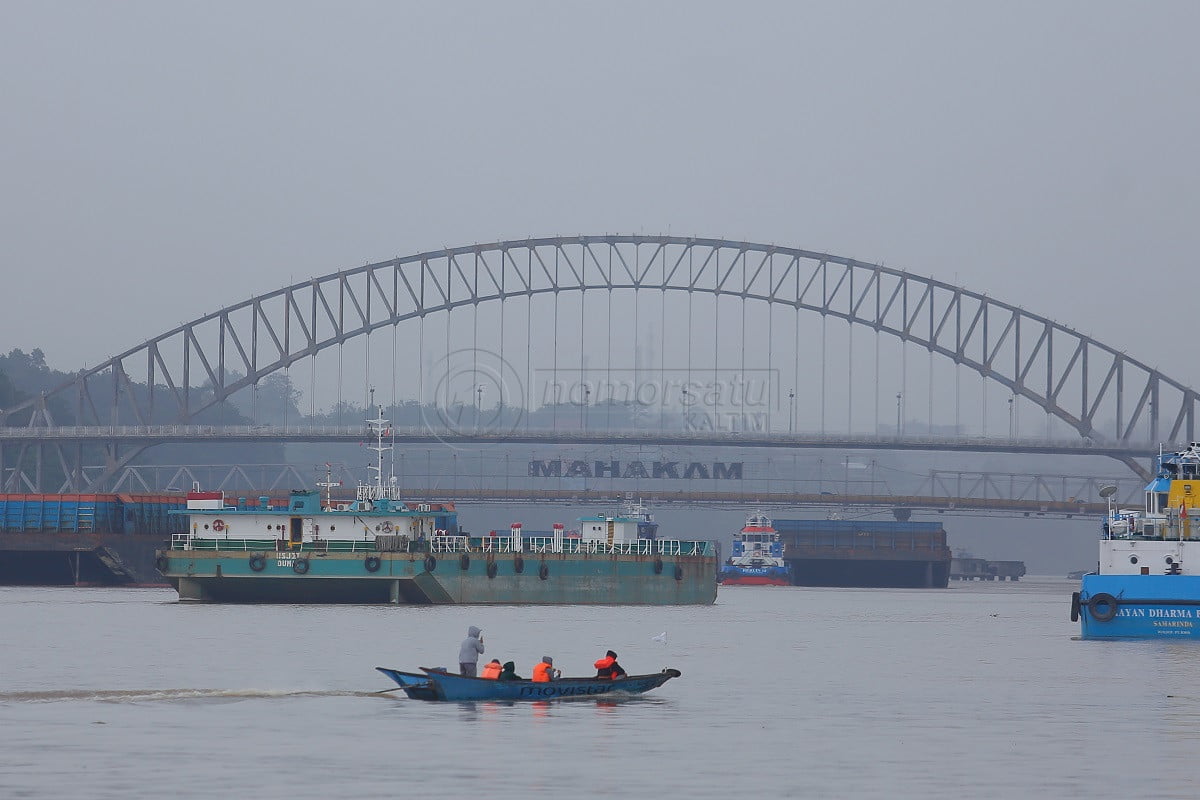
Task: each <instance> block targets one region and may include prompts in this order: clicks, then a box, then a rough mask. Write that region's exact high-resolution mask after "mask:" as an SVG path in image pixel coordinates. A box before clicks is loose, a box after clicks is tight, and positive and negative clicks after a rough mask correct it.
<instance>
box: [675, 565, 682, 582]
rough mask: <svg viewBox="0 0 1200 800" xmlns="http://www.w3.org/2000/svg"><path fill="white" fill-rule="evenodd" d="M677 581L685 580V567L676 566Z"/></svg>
mask: <svg viewBox="0 0 1200 800" xmlns="http://www.w3.org/2000/svg"><path fill="white" fill-rule="evenodd" d="M675 580H677V581H681V580H683V567H681V566H679V565H678V564H676V565H675Z"/></svg>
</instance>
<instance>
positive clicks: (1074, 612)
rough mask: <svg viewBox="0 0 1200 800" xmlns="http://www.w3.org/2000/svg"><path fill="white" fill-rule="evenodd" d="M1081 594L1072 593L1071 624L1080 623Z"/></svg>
mask: <svg viewBox="0 0 1200 800" xmlns="http://www.w3.org/2000/svg"><path fill="white" fill-rule="evenodd" d="M1080 608H1081V606H1080V604H1079V592H1071V622H1079V609H1080Z"/></svg>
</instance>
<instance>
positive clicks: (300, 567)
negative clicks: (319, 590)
mask: <svg viewBox="0 0 1200 800" xmlns="http://www.w3.org/2000/svg"><path fill="white" fill-rule="evenodd" d="M308 566H309V565H308V559H307V558H297V559H296V560H295V561H293V562H292V572H294V573H296V574H297V575H306V574H308Z"/></svg>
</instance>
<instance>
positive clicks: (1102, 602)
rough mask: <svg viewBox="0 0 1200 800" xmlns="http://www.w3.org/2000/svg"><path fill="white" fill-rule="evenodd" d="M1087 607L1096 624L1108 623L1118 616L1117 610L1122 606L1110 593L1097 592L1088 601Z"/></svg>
mask: <svg viewBox="0 0 1200 800" xmlns="http://www.w3.org/2000/svg"><path fill="white" fill-rule="evenodd" d="M1087 607H1088V613H1089V614H1091V615H1092V619H1094V620H1096V622H1108V621H1109V620H1111V619H1112V618H1113V617H1115V616H1116V615H1117V609H1118V608H1119V607H1120V606H1119V604H1118V603H1117V598H1115V597H1113V596H1112V595H1111V594H1109V593H1108V592H1097V593H1096V594H1094V595H1092V596H1091V597H1090V598H1089V599H1088V602H1087ZM1101 609H1103V610H1101Z"/></svg>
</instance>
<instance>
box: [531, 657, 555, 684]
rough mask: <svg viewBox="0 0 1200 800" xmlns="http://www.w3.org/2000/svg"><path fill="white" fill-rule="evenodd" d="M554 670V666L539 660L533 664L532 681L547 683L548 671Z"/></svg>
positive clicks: (548, 679) (548, 680) (548, 678)
mask: <svg viewBox="0 0 1200 800" xmlns="http://www.w3.org/2000/svg"><path fill="white" fill-rule="evenodd" d="M553 671H554V667H552V666H550V665H549V664H547V663H546V662H545V661H539V662H538V663H536V664H534V665H533V682H534V683H549V682H550V673H551V672H553Z"/></svg>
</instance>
